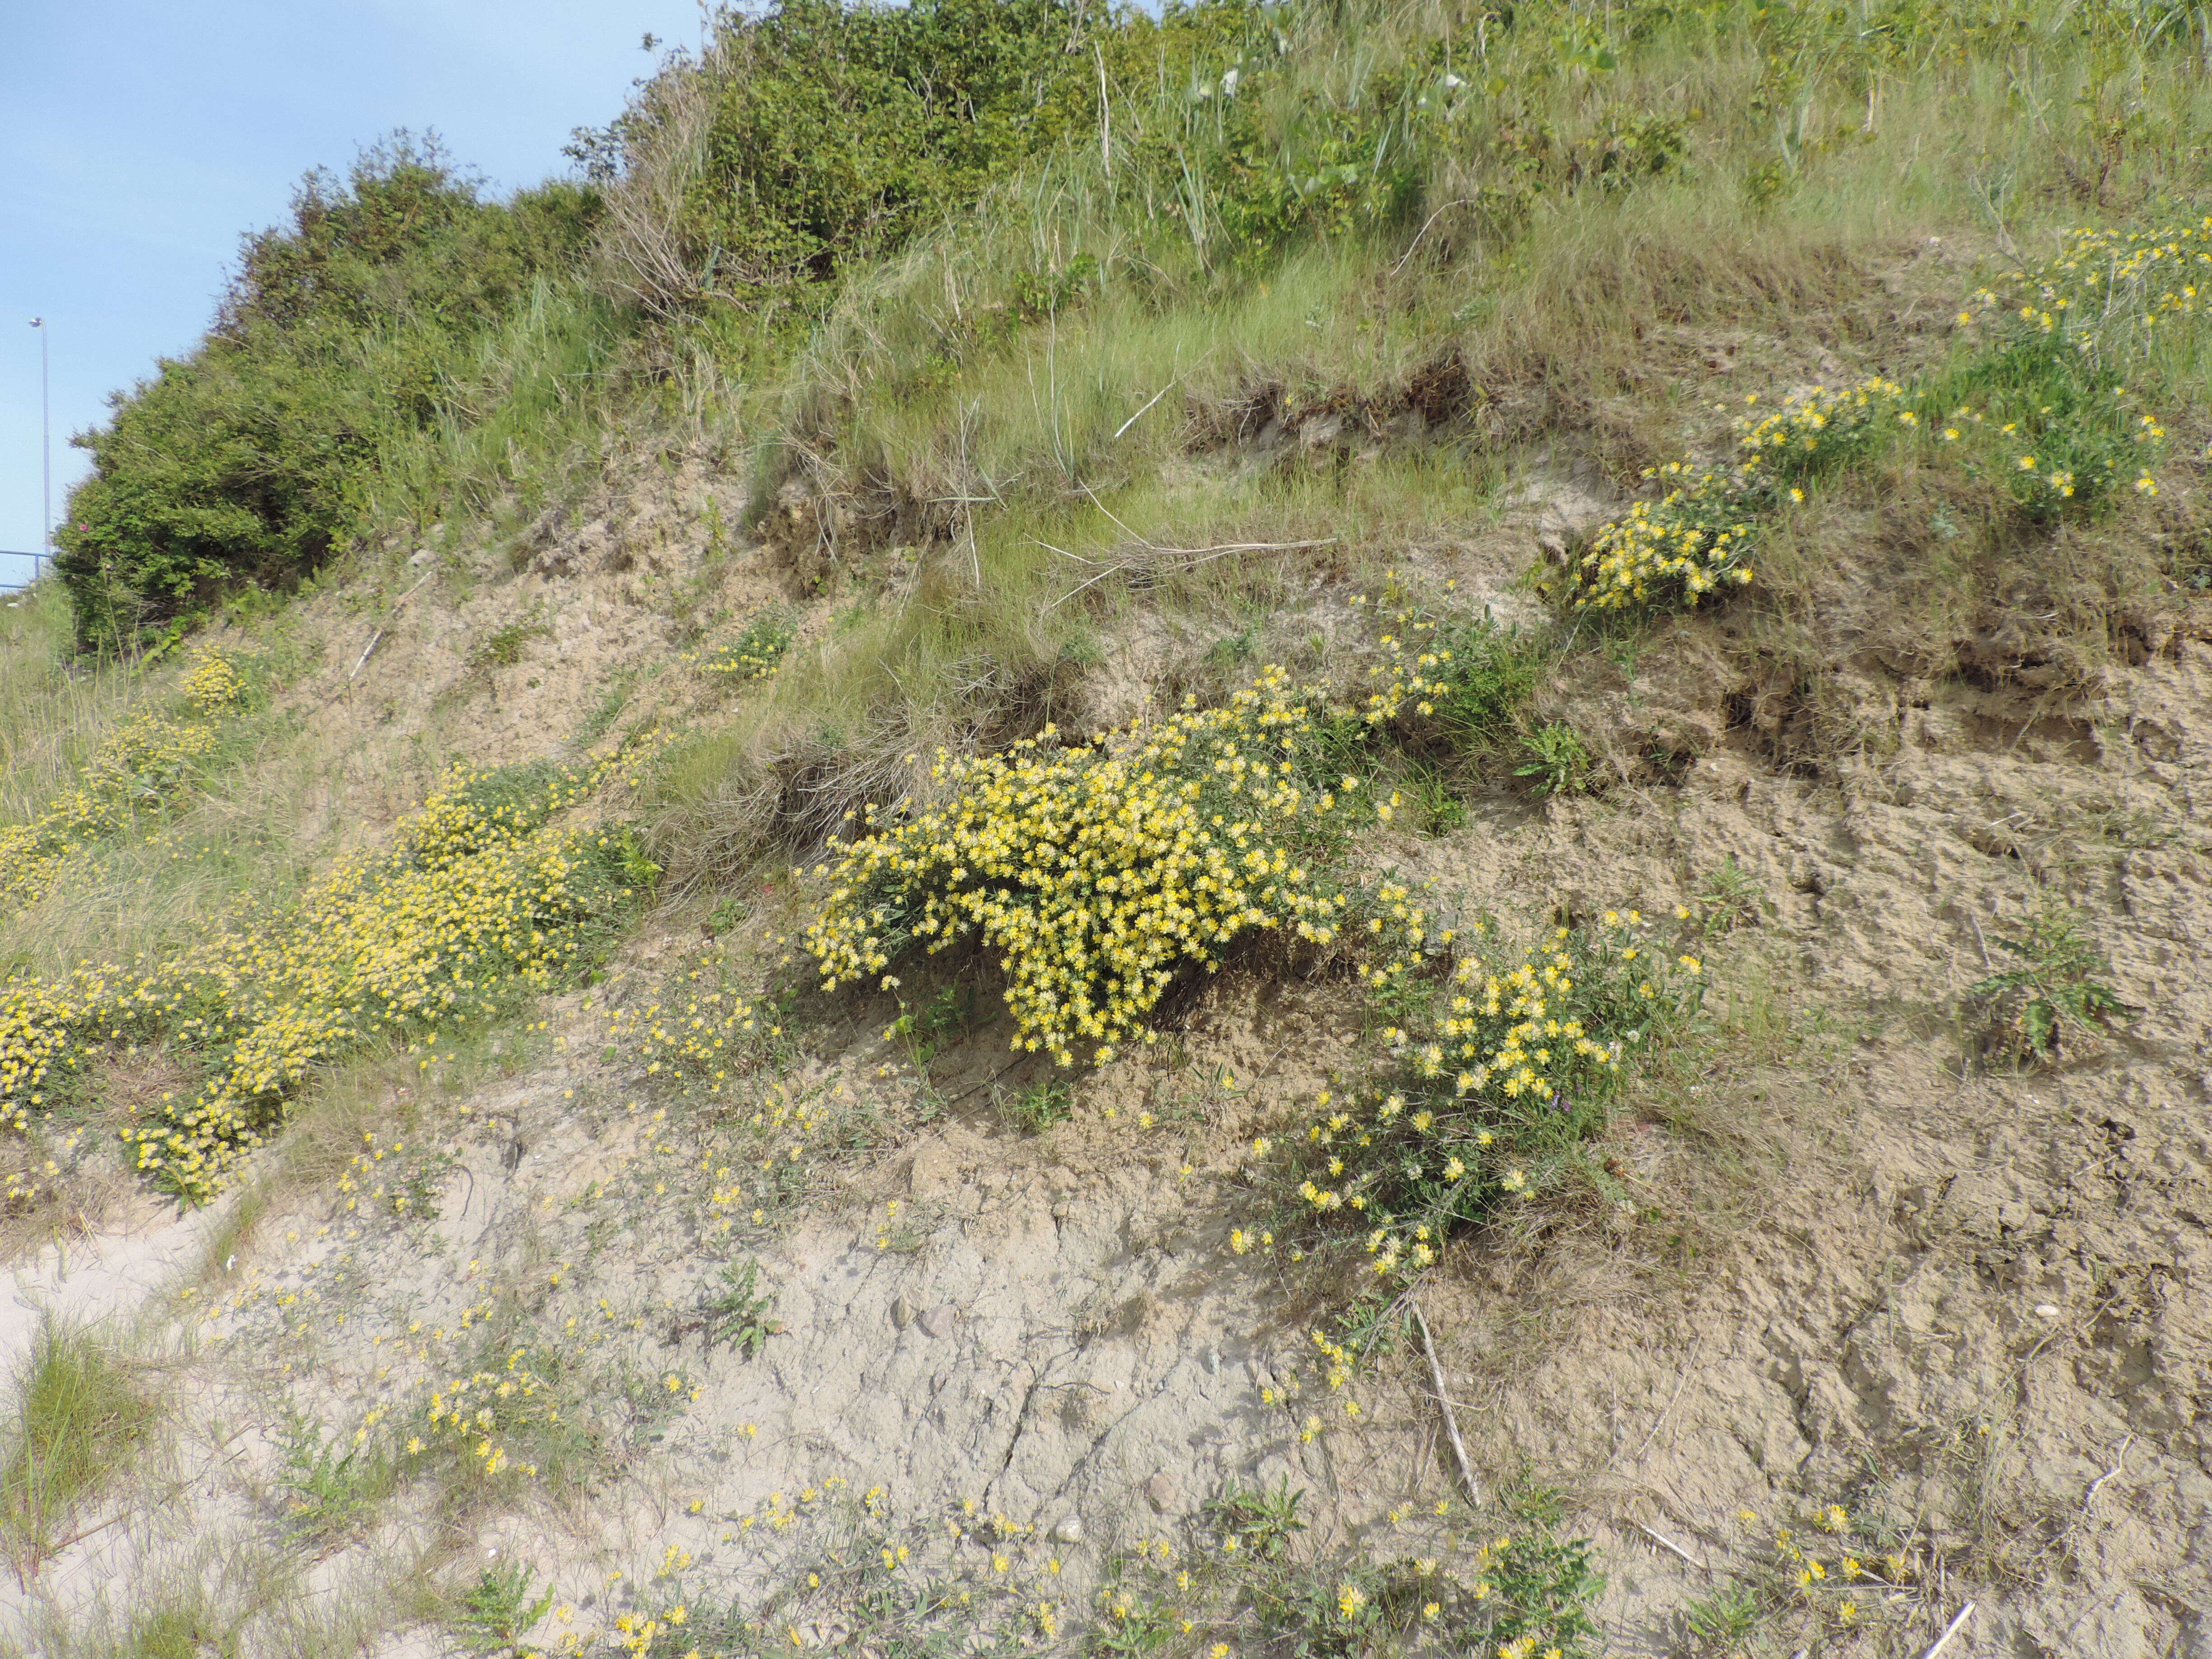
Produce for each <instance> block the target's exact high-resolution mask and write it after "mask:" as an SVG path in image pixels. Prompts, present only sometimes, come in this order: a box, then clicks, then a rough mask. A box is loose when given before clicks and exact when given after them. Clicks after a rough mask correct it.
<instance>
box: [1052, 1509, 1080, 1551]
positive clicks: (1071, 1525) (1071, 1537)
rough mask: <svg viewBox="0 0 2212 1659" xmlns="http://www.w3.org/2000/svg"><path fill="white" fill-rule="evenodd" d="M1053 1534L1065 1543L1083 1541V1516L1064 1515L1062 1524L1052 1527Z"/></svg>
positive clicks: (1061, 1519) (1061, 1518) (1061, 1520)
mask: <svg viewBox="0 0 2212 1659" xmlns="http://www.w3.org/2000/svg"><path fill="white" fill-rule="evenodd" d="M1052 1535H1053V1536H1054V1538H1057V1539H1058V1540H1060V1542H1061V1543H1063V1544H1080V1543H1081V1542H1082V1541H1083V1522H1082V1519H1081V1517H1079V1516H1074V1515H1065V1516H1061V1517H1060V1524H1059V1525H1058V1526H1056V1527H1054V1528H1053V1529H1052Z"/></svg>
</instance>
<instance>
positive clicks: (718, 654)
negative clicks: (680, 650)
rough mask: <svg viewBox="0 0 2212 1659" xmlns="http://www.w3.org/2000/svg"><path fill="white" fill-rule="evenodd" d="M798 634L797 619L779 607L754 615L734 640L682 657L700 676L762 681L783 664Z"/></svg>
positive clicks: (772, 607) (773, 606)
mask: <svg viewBox="0 0 2212 1659" xmlns="http://www.w3.org/2000/svg"><path fill="white" fill-rule="evenodd" d="M798 632H799V627H798V618H797V617H796V615H795V614H794V613H793V612H792V611H789V610H787V609H786V608H785V607H783V606H781V605H772V606H770V607H769V609H767V610H765V611H758V612H757V613H756V614H755V615H754V616H753V617H752V619H751V620H750V622H748V623H746V624H745V627H744V632H743V633H741V634H739V635H738V637H737V638H735V639H734V640H727V641H724V642H723V643H721V644H720V645H718V646H715V647H713V648H711V649H709V650H707V651H703V652H693V653H689V654H687V655H686V656H685V658H684V660H685V661H686V662H689V663H691V664H692V665H695V666H696V668H697V669H698V670H699V671H700V672H701V673H702V674H713V675H716V676H719V677H720V678H725V679H733V680H764V679H766V678H769V676H770V675H771V674H773V673H775V671H776V670H777V669H778V668H781V666H782V665H783V659H784V653H786V652H787V651H789V650H790V649H791V641H792V640H793V638H794V637H796V635H797V634H798Z"/></svg>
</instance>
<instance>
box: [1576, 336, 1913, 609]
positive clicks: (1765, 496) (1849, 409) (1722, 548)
mask: <svg viewBox="0 0 2212 1659" xmlns="http://www.w3.org/2000/svg"><path fill="white" fill-rule="evenodd" d="M1902 396H1903V388H1902V387H1900V386H1897V385H1896V384H1895V383H1894V382H1893V381H1889V380H1882V379H1881V378H1880V377H1879V376H1875V377H1873V378H1870V379H1868V380H1861V381H1858V382H1857V383H1856V384H1854V385H1851V386H1837V387H1828V386H1814V387H1812V388H1811V389H1810V390H1808V391H1805V392H1791V393H1790V394H1789V395H1788V396H1787V397H1785V398H1784V399H1783V400H1782V402H1781V404H1779V405H1778V406H1776V407H1774V408H1772V409H1771V410H1768V411H1767V412H1765V413H1764V414H1761V413H1758V412H1757V411H1756V410H1755V408H1754V410H1753V413H1752V414H1748V415H1746V416H1741V417H1740V418H1739V419H1738V420H1737V421H1736V422H1735V431H1736V446H1737V450H1738V457H1737V459H1736V462H1735V465H1733V466H1728V467H1719V466H1702V467H1701V466H1699V465H1697V464H1696V463H1694V462H1692V461H1670V462H1668V464H1667V465H1665V466H1661V467H1648V468H1646V469H1645V470H1644V477H1645V478H1647V479H1656V480H1658V481H1660V482H1661V483H1662V484H1663V485H1664V486H1665V493H1664V494H1663V495H1661V496H1660V497H1659V499H1658V500H1657V501H1638V502H1637V503H1635V504H1634V505H1633V506H1632V507H1630V508H1629V509H1628V511H1627V513H1625V514H1624V515H1623V516H1621V517H1620V518H1618V519H1615V520H1612V521H1611V522H1610V523H1608V524H1605V525H1601V526H1599V528H1598V530H1597V532H1596V533H1595V535H1593V536H1592V537H1591V538H1590V543H1589V547H1588V548H1587V549H1586V550H1584V552H1583V556H1582V558H1581V560H1580V562H1578V563H1577V564H1576V565H1575V566H1574V567H1573V568H1571V570H1570V572H1569V573H1568V579H1567V581H1566V584H1565V598H1566V599H1567V600H1568V602H1569V603H1570V604H1571V606H1572V607H1573V608H1574V609H1576V610H1578V611H1580V610H1593V611H1622V610H1627V609H1631V608H1641V607H1644V606H1646V605H1661V604H1680V605H1697V604H1698V603H1699V601H1700V600H1701V599H1704V598H1705V596H1706V595H1707V594H1709V593H1716V592H1724V591H1725V590H1727V589H1728V588H1730V587H1741V586H1747V585H1749V583H1750V582H1751V581H1752V580H1753V571H1752V567H1751V565H1750V563H1749V559H1750V556H1751V552H1752V545H1753V521H1754V520H1755V519H1756V517H1757V515H1758V514H1759V513H1761V512H1763V511H1765V510H1766V509H1767V508H1768V507H1771V506H1773V505H1775V504H1777V503H1778V501H1780V500H1781V498H1782V497H1783V495H1784V493H1785V491H1786V492H1787V493H1788V494H1789V495H1790V497H1791V498H1792V499H1795V500H1802V499H1803V492H1802V490H1796V489H1790V481H1791V480H1792V479H1796V478H1802V477H1806V476H1808V474H1810V473H1812V472H1814V471H1817V470H1820V469H1822V468H1825V467H1826V466H1829V465H1832V464H1833V463H1835V462H1836V461H1838V460H1839V459H1842V458H1843V457H1844V455H1846V454H1848V453H1850V452H1851V451H1853V450H1855V449H1857V448H1860V447H1863V445H1864V444H1865V443H1866V442H1867V441H1869V440H1870V439H1871V438H1872V437H1874V436H1875V435H1877V434H1878V433H1879V432H1880V431H1881V428H1882V423H1883V422H1884V421H1886V420H1887V421H1893V422H1901V423H1902V424H1904V425H1905V427H1907V428H1910V427H1912V426H1914V425H1917V422H1918V419H1919V417H1918V416H1917V415H1915V414H1914V413H1913V411H1911V410H1897V409H1896V408H1895V407H1894V405H1895V404H1897V402H1898V400H1899V398H1901V397H1902ZM1747 402H1748V403H1749V404H1753V405H1755V404H1757V402H1758V398H1757V394H1755V393H1754V394H1753V396H1752V397H1751V398H1749V399H1747Z"/></svg>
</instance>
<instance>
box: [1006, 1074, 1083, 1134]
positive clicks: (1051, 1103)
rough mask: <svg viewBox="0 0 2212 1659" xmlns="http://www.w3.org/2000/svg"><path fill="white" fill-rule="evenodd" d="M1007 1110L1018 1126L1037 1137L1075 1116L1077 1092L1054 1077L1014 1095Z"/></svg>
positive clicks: (1008, 1101)
mask: <svg viewBox="0 0 2212 1659" xmlns="http://www.w3.org/2000/svg"><path fill="white" fill-rule="evenodd" d="M1003 1109H1004V1110H1005V1112H1006V1116H1007V1117H1008V1118H1009V1119H1010V1120H1011V1121H1012V1122H1013V1123H1014V1124H1015V1125H1016V1126H1017V1127H1020V1128H1023V1129H1025V1130H1027V1131H1028V1132H1029V1133H1031V1134H1037V1133H1042V1131H1044V1130H1046V1129H1048V1128H1050V1127H1052V1126H1053V1125H1054V1124H1055V1123H1064V1122H1066V1121H1067V1120H1068V1119H1069V1118H1070V1117H1073V1115H1075V1091H1073V1089H1071V1088H1069V1087H1068V1085H1067V1084H1066V1081H1065V1080H1064V1079H1060V1078H1053V1079H1048V1080H1047V1081H1045V1082H1043V1083H1039V1084H1036V1085H1032V1086H1031V1087H1030V1088H1027V1089H1024V1090H1022V1091H1020V1092H1018V1094H1015V1095H1012V1096H1011V1097H1008V1098H1007V1100H1006V1102H1005V1103H1004V1107H1003Z"/></svg>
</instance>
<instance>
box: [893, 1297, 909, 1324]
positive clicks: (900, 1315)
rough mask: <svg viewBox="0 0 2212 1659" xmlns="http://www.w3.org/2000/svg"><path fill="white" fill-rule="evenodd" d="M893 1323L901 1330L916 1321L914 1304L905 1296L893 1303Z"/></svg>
mask: <svg viewBox="0 0 2212 1659" xmlns="http://www.w3.org/2000/svg"><path fill="white" fill-rule="evenodd" d="M891 1323H892V1324H894V1325H896V1326H897V1327H898V1328H899V1329H901V1330H904V1329H905V1328H907V1327H908V1326H909V1325H911V1324H913V1323H914V1304H913V1303H911V1302H909V1301H908V1300H907V1299H906V1297H903V1296H901V1297H898V1298H897V1299H896V1301H894V1302H893V1303H892V1304H891Z"/></svg>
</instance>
